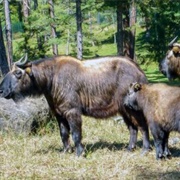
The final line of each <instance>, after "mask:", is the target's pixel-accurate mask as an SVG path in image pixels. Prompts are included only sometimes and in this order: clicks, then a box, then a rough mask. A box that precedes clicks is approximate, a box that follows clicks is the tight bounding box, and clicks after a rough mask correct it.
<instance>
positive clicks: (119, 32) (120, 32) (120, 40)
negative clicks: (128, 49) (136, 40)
mask: <svg viewBox="0 0 180 180" xmlns="http://www.w3.org/2000/svg"><path fill="white" fill-rule="evenodd" d="M122 10H123V5H122V3H120V4H118V5H117V11H116V12H117V53H118V55H120V56H123V55H124V54H123V18H122V17H123V13H122Z"/></svg>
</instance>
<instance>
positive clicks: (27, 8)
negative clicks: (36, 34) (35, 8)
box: [22, 0, 30, 53]
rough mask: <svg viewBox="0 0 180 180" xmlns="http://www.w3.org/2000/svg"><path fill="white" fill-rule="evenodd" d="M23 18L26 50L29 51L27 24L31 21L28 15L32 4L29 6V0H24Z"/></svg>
mask: <svg viewBox="0 0 180 180" xmlns="http://www.w3.org/2000/svg"><path fill="white" fill-rule="evenodd" d="M22 8H23V10H22V11H23V18H24V24H23V29H24V50H25V52H26V53H27V52H28V39H29V35H28V34H27V33H26V32H27V28H26V25H27V24H28V23H29V22H28V17H29V14H30V6H29V0H23V7H22Z"/></svg>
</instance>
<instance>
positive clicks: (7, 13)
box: [4, 0, 13, 69]
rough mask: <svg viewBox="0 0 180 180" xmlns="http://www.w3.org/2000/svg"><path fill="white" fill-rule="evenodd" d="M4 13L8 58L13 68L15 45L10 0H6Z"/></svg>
mask: <svg viewBox="0 0 180 180" xmlns="http://www.w3.org/2000/svg"><path fill="white" fill-rule="evenodd" d="M4 14H5V22H6V40H7V59H8V65H9V69H11V66H12V62H13V47H12V28H11V17H10V9H9V1H8V0H4Z"/></svg>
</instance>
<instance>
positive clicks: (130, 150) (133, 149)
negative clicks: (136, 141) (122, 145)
mask: <svg viewBox="0 0 180 180" xmlns="http://www.w3.org/2000/svg"><path fill="white" fill-rule="evenodd" d="M126 149H127V151H129V152H133V151H135V149H136V147H135V146H134V147H129V146H128V147H127V148H126Z"/></svg>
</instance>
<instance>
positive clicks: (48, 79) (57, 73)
mask: <svg viewBox="0 0 180 180" xmlns="http://www.w3.org/2000/svg"><path fill="white" fill-rule="evenodd" d="M134 81H137V82H142V83H147V79H146V77H145V75H144V73H143V72H142V70H141V69H140V68H139V67H138V66H137V65H136V64H135V63H133V62H132V61H130V60H129V59H127V58H125V57H102V58H97V59H93V60H87V61H79V60H77V59H75V58H73V57H70V56H57V57H53V58H49V59H43V60H38V61H34V62H32V63H25V64H23V65H18V66H17V65H16V66H14V68H13V70H12V71H11V72H9V73H8V74H7V75H6V77H5V78H4V80H3V81H2V83H1V84H0V95H1V97H5V98H13V99H15V100H19V99H21V98H22V97H25V96H29V95H34V96H36V95H37V96H39V95H41V94H43V95H44V96H45V97H46V99H47V101H48V104H49V106H50V108H51V109H52V111H53V112H54V114H55V116H56V118H57V120H58V123H59V127H60V132H61V137H62V141H63V144H64V148H65V151H66V150H68V149H69V148H70V144H69V133H70V132H71V133H72V137H73V140H74V143H75V146H76V150H77V155H80V154H81V153H82V151H83V146H82V144H81V125H82V122H81V121H82V120H81V115H82V114H84V115H88V116H93V117H95V118H107V117H110V116H113V115H115V114H117V113H120V114H121V115H122V116H123V118H124V120H125V122H126V124H127V126H128V128H129V130H130V142H129V146H128V148H129V149H130V150H131V149H133V148H134V147H135V143H136V141H137V127H138V126H140V129H141V130H142V132H143V140H144V141H143V147H144V148H145V149H148V148H149V135H148V128H147V125H146V124H144V122H145V121H144V119H143V117H142V119H141V120H142V121H141V122H143V123H141V124H139V123H138V122H139V121H137V120H136V118H137V117H136V116H130V115H129V114H128V113H127V112H126V110H125V109H124V106H123V98H124V96H125V94H126V91H127V90H128V87H129V84H130V83H131V82H134ZM142 124H143V125H142Z"/></svg>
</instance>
